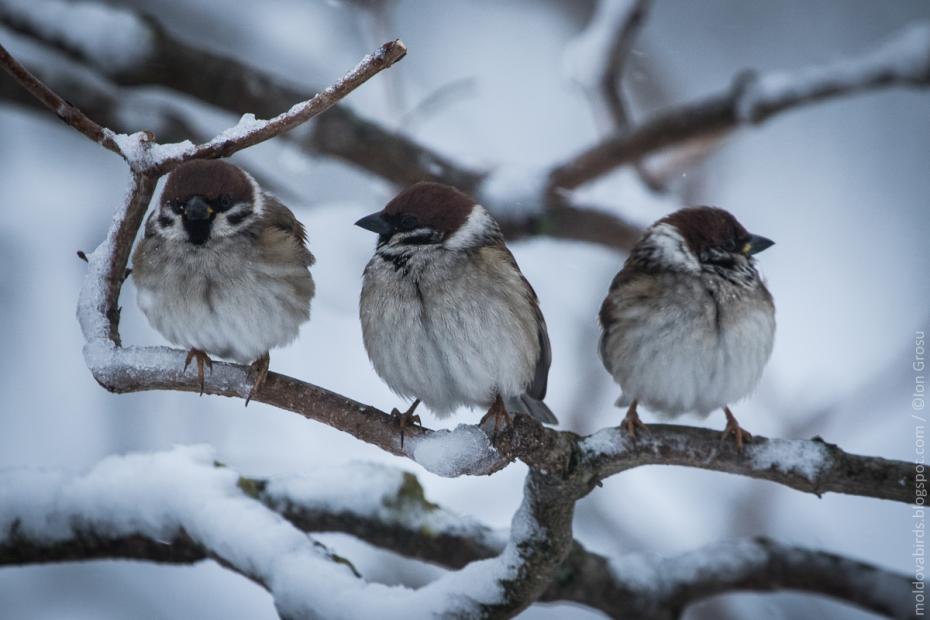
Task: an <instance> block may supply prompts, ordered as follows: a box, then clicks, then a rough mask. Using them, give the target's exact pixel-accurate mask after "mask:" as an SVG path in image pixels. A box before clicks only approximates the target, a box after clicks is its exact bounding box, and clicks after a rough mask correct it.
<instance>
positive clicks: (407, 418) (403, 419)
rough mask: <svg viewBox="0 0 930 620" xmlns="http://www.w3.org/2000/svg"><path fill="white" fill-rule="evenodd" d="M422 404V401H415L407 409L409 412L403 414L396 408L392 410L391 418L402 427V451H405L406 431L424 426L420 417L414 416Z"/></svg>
mask: <svg viewBox="0 0 930 620" xmlns="http://www.w3.org/2000/svg"><path fill="white" fill-rule="evenodd" d="M419 404H420V399H419V398H418V399H416V400H415V401H413V404H411V405H410V407H408V408H407V411H405V412H403V413H401V412H400V411H399V410H398V409H397V408H396V407H395V408H394V409H391V417H392V418H393V419H394V422H395V423H396V424H397V426H399V427H400V449H401V450H403V449H404V429H406V428H407V427H408V426H410V427H412V426H414V425H416V426H423V423H422V422H421V421H420V416H418V415H414V414H413V412H414V411H415V410H416V408H417V406H418V405H419Z"/></svg>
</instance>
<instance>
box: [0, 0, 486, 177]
mask: <svg viewBox="0 0 930 620" xmlns="http://www.w3.org/2000/svg"><path fill="white" fill-rule="evenodd" d="M62 4H66V5H69V6H73V5H72V4H71V3H63V2H61V0H0V23H2V24H3V25H5V26H6V27H8V28H10V29H11V30H14V31H16V32H18V33H20V34H22V35H25V36H28V37H30V38H32V39H34V40H36V41H38V42H40V43H43V44H45V45H47V46H50V47H52V48H54V49H57V50H59V51H61V52H64V53H65V54H67V55H68V56H70V57H72V58H75V59H77V60H79V61H81V62H82V63H85V64H86V65H87V66H89V67H91V68H92V69H94V70H95V71H98V72H99V73H101V74H102V75H105V76H106V77H107V78H108V79H109V80H112V81H113V82H114V83H115V84H116V85H118V86H138V85H158V86H162V87H165V88H169V89H173V90H175V91H177V92H180V93H184V94H186V95H189V96H191V97H194V98H196V99H200V100H201V101H203V102H205V103H208V104H210V105H214V106H217V107H218V108H220V109H224V110H227V111H229V112H231V113H233V114H236V115H242V114H245V113H252V114H255V115H256V116H258V117H272V116H275V115H277V114H279V113H280V112H281V111H282V110H287V109H288V108H290V107H291V105H293V103H294V102H295V101H301V100H305V99H309V98H310V94H311V93H308V92H307V91H306V89H305V88H302V87H297V86H295V85H292V84H289V83H286V82H284V81H282V80H281V79H280V78H278V77H275V76H274V75H272V74H271V73H269V72H266V71H263V70H262V69H261V68H259V67H254V66H251V65H248V64H246V63H243V62H242V61H240V60H238V59H236V58H234V57H231V56H223V55H221V54H217V53H215V52H212V51H208V50H206V49H203V48H199V47H195V46H192V45H190V44H188V43H186V42H185V41H183V40H181V39H179V38H177V37H175V36H174V35H173V34H172V33H171V32H169V31H168V30H166V29H165V28H164V27H163V26H162V25H161V23H160V22H159V21H158V20H157V19H156V18H155V17H154V16H150V15H144V14H142V13H140V12H138V11H135V10H134V9H131V8H126V7H120V8H116V7H113V6H112V5H110V4H104V3H101V2H82V3H81V4H80V6H82V7H86V8H85V10H86V11H87V12H88V13H90V12H92V11H93V12H94V15H95V16H96V19H95V20H92V21H91V22H90V23H89V24H88V25H86V26H85V27H84V28H83V29H77V30H75V29H73V27H72V23H71V22H70V21H68V20H67V19H66V18H67V15H68V14H67V13H66V12H63V11H61V10H60V9H59V5H62ZM117 19H128V20H131V21H132V23H133V29H134V30H136V29H138V30H141V32H139V33H138V34H139V35H140V37H139V40H140V41H142V42H144V43H145V45H144V46H140V47H138V48H134V49H133V54H134V55H133V54H128V53H127V54H118V55H116V57H118V58H121V59H123V60H124V62H118V63H114V62H113V61H112V59H111V57H109V56H108V57H102V56H101V55H98V54H94V53H89V52H90V51H91V50H93V49H94V47H95V46H101V45H110V44H107V43H104V42H101V41H102V40H103V41H105V40H106V39H107V38H108V37H115V38H119V33H109V34H103V33H101V34H100V35H99V36H97V35H96V34H95V35H94V36H90V34H91V33H89V32H88V31H89V30H90V29H93V30H95V31H99V30H101V29H103V28H104V26H105V25H106V24H108V23H111V22H113V21H115V20H117ZM61 31H66V32H67V36H65V35H63V34H61V35H60V34H59V33H60V32H61ZM140 49H141V50H142V52H140V51H139V50H140ZM69 98H70V97H69ZM85 110H86V111H87V112H89V113H90V112H92V110H90V109H88V108H86V107H85ZM291 139H293V140H294V141H296V143H297V144H298V145H299V146H300V147H301V148H303V149H304V150H305V151H306V152H308V153H310V154H323V155H328V156H332V157H337V158H339V159H342V160H343V161H346V162H348V163H350V164H352V165H354V166H358V167H360V168H362V169H364V170H367V171H369V172H371V173H372V174H376V175H378V176H381V177H383V178H385V179H388V180H389V181H392V182H394V183H397V184H399V185H408V184H411V183H414V182H416V181H422V180H429V181H440V182H443V183H448V184H450V185H455V186H457V187H460V188H461V189H463V190H466V191H472V190H473V189H474V188H475V187H476V185H477V184H478V182H479V181H480V179H481V174H480V173H479V172H476V171H473V170H470V169H468V168H467V167H464V166H461V165H458V164H456V163H455V162H453V161H451V160H450V159H448V158H446V157H443V156H442V155H440V154H438V153H436V152H435V151H433V150H431V149H430V148H429V147H426V146H424V145H422V144H418V143H416V142H414V141H413V140H411V139H410V138H408V137H406V136H404V135H402V134H399V133H396V132H392V131H390V130H388V129H385V128H384V127H381V126H380V125H378V124H376V123H374V122H372V121H369V120H366V119H364V118H361V117H359V116H358V115H356V114H355V113H354V112H352V111H351V110H349V109H348V108H346V107H344V106H335V107H334V108H333V109H332V110H331V111H330V113H329V114H327V115H325V116H321V117H320V118H319V119H318V121H317V122H316V123H315V124H314V125H313V126H312V127H311V128H310V131H307V132H302V133H301V134H300V135H298V136H291Z"/></svg>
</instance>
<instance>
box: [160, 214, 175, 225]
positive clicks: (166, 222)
mask: <svg viewBox="0 0 930 620" xmlns="http://www.w3.org/2000/svg"><path fill="white" fill-rule="evenodd" d="M172 224H174V220H173V219H171V218H170V217H168V216H167V215H161V216H159V217H158V225H159V226H161V227H162V228H168V227H169V226H171V225H172Z"/></svg>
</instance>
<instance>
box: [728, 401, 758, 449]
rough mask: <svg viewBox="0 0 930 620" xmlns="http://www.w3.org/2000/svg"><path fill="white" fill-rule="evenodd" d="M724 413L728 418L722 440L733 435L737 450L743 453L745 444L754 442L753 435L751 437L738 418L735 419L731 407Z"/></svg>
mask: <svg viewBox="0 0 930 620" xmlns="http://www.w3.org/2000/svg"><path fill="white" fill-rule="evenodd" d="M723 413H725V414H726V416H727V427H726V428H725V429H724V431H723V434H722V435H721V437H720V439H721V441H722V440H724V439H726V438H727V436H728V435H733V439H735V440H736V449H737V450H738V451H740V452H742V451H743V443H749V442H750V441H752V435H750V434H749V432H748V431H745V430H743V428H742V427H741V426H740V425H739V422H737V421H736V418H735V417H733V412H732V411H730V408H729V407H724V408H723Z"/></svg>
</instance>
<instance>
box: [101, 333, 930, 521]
mask: <svg viewBox="0 0 930 620" xmlns="http://www.w3.org/2000/svg"><path fill="white" fill-rule="evenodd" d="M85 359H86V360H87V363H88V365H89V366H90V369H91V371H92V372H93V374H94V376H95V378H96V379H97V380H98V381H99V382H100V383H101V384H102V385H103V386H104V387H106V388H107V389H108V390H110V391H113V392H138V391H145V390H155V389H169V390H178V391H186V392H198V391H199V390H200V384H199V381H198V379H197V377H196V376H195V375H194V374H192V373H185V372H183V366H184V353H183V352H182V351H179V350H175V349H169V348H166V347H127V348H120V347H113V346H110V345H109V344H108V343H106V342H97V343H94V344H92V345H88V346H87V347H85ZM247 372H248V371H247V368H246V367H244V366H239V365H236V364H230V363H226V362H215V363H214V369H213V373H212V375H210V376H208V377H207V378H206V380H205V388H204V392H205V393H207V394H216V395H222V396H230V397H237V398H244V397H245V396H246V394H247V393H248V391H249V385H250V383H249V381H248V374H247ZM255 399H256V400H259V401H261V402H264V403H266V404H269V405H272V406H275V407H278V408H280V409H284V410H286V411H291V412H293V413H296V414H298V415H301V416H303V417H305V418H308V419H311V420H316V421H318V422H322V423H324V424H327V425H328V426H331V427H333V428H336V429H338V430H341V431H343V432H346V433H349V434H351V435H353V436H354V437H356V438H358V439H360V440H362V441H365V442H366V443H370V444H372V445H374V446H377V447H379V448H381V449H382V450H385V451H387V452H390V453H391V454H394V455H397V456H404V457H407V458H410V459H411V460H414V461H416V462H417V463H419V464H420V465H421V466H422V467H424V468H425V469H427V470H428V471H431V472H432V473H435V474H437V475H440V476H446V477H457V476H463V475H488V474H492V473H494V472H496V471H498V470H500V469H502V468H503V467H506V466H507V465H508V464H509V463H510V461H511V460H512V459H520V460H522V461H523V462H525V463H526V464H527V465H529V466H530V467H531V468H534V469H537V470H539V471H543V472H549V473H550V474H553V475H555V474H557V475H559V476H562V477H563V478H569V477H575V478H577V479H578V480H579V487H578V490H577V496H578V497H581V496H583V495H585V494H587V493H588V492H589V491H590V490H591V488H592V487H593V485H594V484H595V483H596V481H597V480H600V479H602V478H605V477H607V476H611V475H614V474H617V473H620V472H622V471H626V470H627V469H631V468H634V467H639V466H642V465H659V464H666V465H678V466H683V467H696V468H700V469H707V470H711V471H720V472H726V473H731V474H737V475H742V476H747V477H751V478H758V479H763V480H769V481H771V482H776V483H778V484H782V485H785V486H788V487H791V488H793V489H797V490H799V491H804V492H809V493H816V494H823V493H828V492H834V493H845V494H850V495H860V496H863V497H874V498H879V499H888V500H892V501H900V502H905V503H908V502H912V501H913V497H914V496H913V493H914V489H915V488H916V487H915V479H914V477H915V472H914V468H913V466H912V465H911V464H909V463H905V462H903V461H893V460H887V459H882V458H879V457H869V456H860V455H855V454H850V453H847V452H845V451H843V450H841V449H840V448H838V447H837V446H834V445H832V444H827V443H825V442H823V441H822V440H819V439H813V440H780V439H766V438H764V437H761V436H757V437H756V439H755V440H754V441H753V443H752V444H751V445H750V446H749V447H748V448H747V449H746V450H745V451H744V452H742V453H741V452H739V451H737V450H736V448H735V447H734V446H733V445H731V442H721V441H720V434H719V432H717V431H714V430H711V429H703V428H696V427H690V426H677V425H665V424H652V425H650V426H649V432H648V433H643V434H642V436H641V437H640V438H639V439H638V440H637V441H635V442H631V441H629V439H628V438H627V436H626V435H625V434H624V433H623V432H622V431H620V430H619V429H617V428H607V429H604V430H602V431H599V432H597V433H594V434H593V435H589V436H587V437H581V436H579V435H576V434H574V433H571V432H569V431H557V430H555V429H551V428H546V427H543V426H541V425H539V424H538V423H536V422H535V421H533V420H532V419H531V418H528V417H526V416H516V417H514V419H513V421H512V423H511V425H510V426H508V427H507V428H505V429H501V430H499V432H498V433H497V434H496V435H494V436H493V437H491V436H489V435H488V434H487V433H488V431H487V429H483V428H481V427H478V426H471V425H460V426H458V427H457V428H455V429H454V430H451V431H446V430H443V431H433V430H430V429H427V428H423V427H419V426H418V427H415V428H408V429H407V430H406V440H405V444H404V447H403V448H401V446H400V433H399V430H398V427H397V425H396V423H395V422H394V420H393V419H392V418H391V416H390V415H389V414H387V413H385V412H383V411H381V410H379V409H377V408H376V407H372V406H370V405H366V404H363V403H359V402H357V401H354V400H352V399H349V398H346V397H344V396H342V395H340V394H336V393H334V392H330V391H329V390H326V389H324V388H321V387H318V386H315V385H313V384H310V383H306V382H303V381H300V380H298V379H294V378H292V377H288V376H285V375H280V374H277V373H273V372H272V373H269V375H268V379H267V382H266V384H265V386H264V387H263V388H262V389H261V390H260V391H259V392H258V394H257V395H256V396H255ZM578 455H582V456H583V457H584V458H582V459H579V458H577V457H578Z"/></svg>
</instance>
